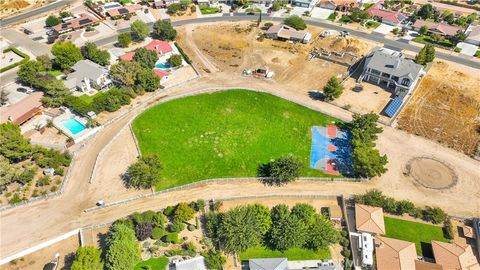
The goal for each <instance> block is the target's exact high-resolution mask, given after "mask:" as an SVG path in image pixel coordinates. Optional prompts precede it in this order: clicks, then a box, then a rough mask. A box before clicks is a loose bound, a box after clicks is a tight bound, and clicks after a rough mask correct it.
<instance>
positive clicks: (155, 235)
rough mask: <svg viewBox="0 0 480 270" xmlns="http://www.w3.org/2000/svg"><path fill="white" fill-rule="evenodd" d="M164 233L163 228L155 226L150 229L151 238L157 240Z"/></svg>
mask: <svg viewBox="0 0 480 270" xmlns="http://www.w3.org/2000/svg"><path fill="white" fill-rule="evenodd" d="M164 235H165V230H164V229H163V228H159V227H155V228H153V230H152V239H155V240H158V239H160V238H162V237H163V236H164Z"/></svg>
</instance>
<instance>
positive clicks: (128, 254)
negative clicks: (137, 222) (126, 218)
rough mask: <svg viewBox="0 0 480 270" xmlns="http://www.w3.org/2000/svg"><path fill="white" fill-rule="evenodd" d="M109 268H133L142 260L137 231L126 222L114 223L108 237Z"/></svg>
mask: <svg viewBox="0 0 480 270" xmlns="http://www.w3.org/2000/svg"><path fill="white" fill-rule="evenodd" d="M106 245H107V253H106V255H105V267H106V269H107V270H131V269H133V268H134V266H135V265H136V264H137V263H138V262H139V261H140V249H139V247H138V244H137V239H136V237H135V232H134V231H133V229H132V228H130V227H128V226H127V225H125V224H121V223H119V224H114V225H113V226H112V228H111V230H110V232H109V233H108V235H107V239H106Z"/></svg>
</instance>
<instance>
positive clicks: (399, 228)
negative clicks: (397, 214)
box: [384, 217, 448, 258]
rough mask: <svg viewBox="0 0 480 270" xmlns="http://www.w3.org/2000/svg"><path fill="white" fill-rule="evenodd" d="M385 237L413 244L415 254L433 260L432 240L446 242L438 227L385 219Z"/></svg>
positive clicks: (389, 218) (440, 228) (396, 219)
mask: <svg viewBox="0 0 480 270" xmlns="http://www.w3.org/2000/svg"><path fill="white" fill-rule="evenodd" d="M384 220H385V230H386V232H387V233H386V235H385V236H387V237H390V238H395V239H400V240H404V241H409V242H413V243H415V247H416V248H417V254H418V255H419V256H420V255H422V256H425V257H429V258H433V253H432V244H431V242H432V240H437V241H442V242H448V240H447V239H446V238H445V237H444V236H443V230H442V227H440V226H435V225H430V224H424V223H419V222H413V221H408V220H403V219H398V218H391V217H385V218H384Z"/></svg>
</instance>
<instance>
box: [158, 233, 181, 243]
mask: <svg viewBox="0 0 480 270" xmlns="http://www.w3.org/2000/svg"><path fill="white" fill-rule="evenodd" d="M162 240H163V241H164V242H168V243H172V244H178V243H180V240H179V239H178V233H169V234H167V235H165V236H163V237H162Z"/></svg>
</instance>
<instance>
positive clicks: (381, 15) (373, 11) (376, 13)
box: [367, 2, 407, 26]
mask: <svg viewBox="0 0 480 270" xmlns="http://www.w3.org/2000/svg"><path fill="white" fill-rule="evenodd" d="M367 12H368V14H370V16H372V17H373V18H374V19H376V20H378V21H379V22H381V23H384V24H388V25H392V26H399V25H400V24H402V23H403V22H404V21H405V19H406V18H407V17H406V16H405V15H403V14H402V13H401V12H399V11H393V10H388V9H384V8H383V5H382V2H378V3H377V4H375V5H374V6H372V7H370V8H369V9H368V10H367Z"/></svg>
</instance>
